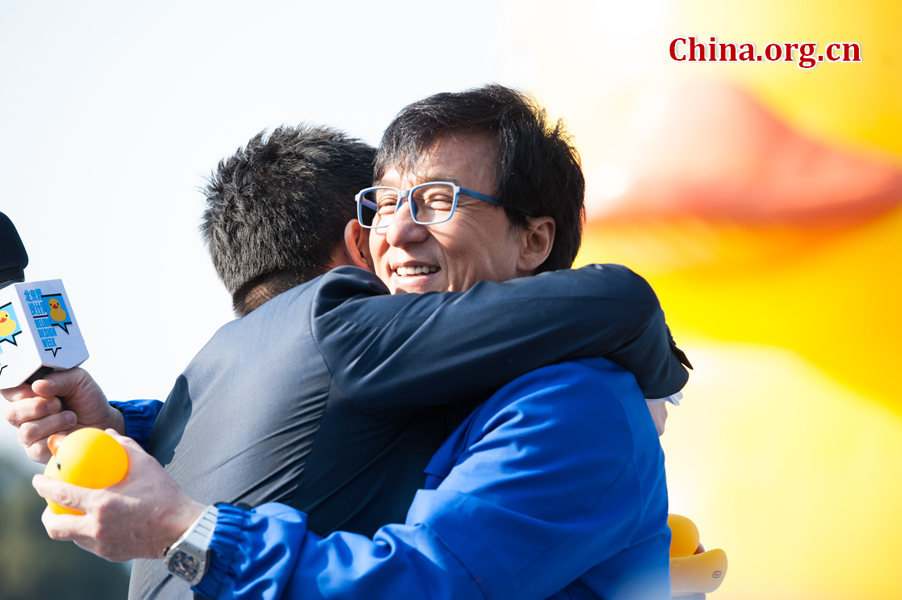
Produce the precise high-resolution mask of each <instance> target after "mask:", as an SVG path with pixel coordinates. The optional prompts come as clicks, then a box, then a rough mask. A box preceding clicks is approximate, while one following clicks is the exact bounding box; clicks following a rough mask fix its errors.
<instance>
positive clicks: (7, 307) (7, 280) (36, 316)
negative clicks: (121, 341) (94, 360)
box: [0, 213, 88, 389]
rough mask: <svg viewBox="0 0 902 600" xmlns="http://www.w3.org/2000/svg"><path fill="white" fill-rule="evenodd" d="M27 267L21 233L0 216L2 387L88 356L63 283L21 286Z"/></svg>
mask: <svg viewBox="0 0 902 600" xmlns="http://www.w3.org/2000/svg"><path fill="white" fill-rule="evenodd" d="M27 265H28V254H27V253H26V252H25V246H24V245H23V244H22V239H21V238H20V237H19V232H17V231H16V227H15V225H13V223H12V221H10V220H9V217H7V216H6V215H5V214H3V213H0V389H5V388H11V387H16V386H17V385H19V384H21V383H24V382H26V381H28V382H32V381H35V380H37V379H40V378H41V377H43V376H44V375H46V374H47V373H49V372H50V371H52V370H54V369H70V368H72V367H76V366H78V365H80V364H81V363H83V362H84V361H85V359H87V358H88V349H87V348H86V347H85V342H84V339H82V336H81V330H80V329H79V327H78V322H77V321H76V320H75V315H73V314H72V305H71V304H70V303H69V297H68V296H67V295H66V290H65V289H64V288H63V282H62V281H60V280H59V279H50V280H47V281H33V282H28V283H25V267H26V266H27Z"/></svg>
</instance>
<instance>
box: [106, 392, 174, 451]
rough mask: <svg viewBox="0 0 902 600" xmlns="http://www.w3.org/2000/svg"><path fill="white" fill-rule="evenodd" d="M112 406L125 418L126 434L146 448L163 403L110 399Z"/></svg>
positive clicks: (157, 401)
mask: <svg viewBox="0 0 902 600" xmlns="http://www.w3.org/2000/svg"><path fill="white" fill-rule="evenodd" d="M110 406H112V407H113V408H116V409H118V410H119V411H120V412H121V413H122V416H123V417H124V418H125V435H127V436H128V437H130V438H132V439H133V440H135V441H136V442H138V443H139V444H141V447H142V448H145V449H146V447H145V445H146V444H147V440H148V438H150V430H151V429H153V424H154V422H156V420H157V416H158V415H159V414H160V410H161V409H162V408H163V403H162V402H160V401H159V400H130V401H128V402H119V401H116V400H110Z"/></svg>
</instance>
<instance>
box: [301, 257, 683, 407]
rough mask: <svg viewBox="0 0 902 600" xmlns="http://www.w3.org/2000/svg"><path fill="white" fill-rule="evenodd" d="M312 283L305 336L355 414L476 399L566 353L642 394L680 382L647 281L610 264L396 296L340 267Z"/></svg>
mask: <svg viewBox="0 0 902 600" xmlns="http://www.w3.org/2000/svg"><path fill="white" fill-rule="evenodd" d="M367 277H369V279H366V278H367ZM362 281H363V282H364V285H367V286H369V288H371V289H364V287H363V285H362V284H361V282H362ZM355 285H356V286H357V288H356V289H357V296H356V297H354V289H355V288H353V286H355ZM320 286H321V287H320V289H319V290H318V296H317V300H316V302H315V303H314V308H313V315H312V320H313V332H314V337H315V339H316V340H317V344H318V345H319V348H320V351H321V352H322V355H323V357H324V358H325V360H326V362H327V364H328V365H329V368H330V370H331V372H332V374H333V376H334V378H335V381H336V383H337V384H338V385H339V386H340V387H341V388H342V390H343V391H344V394H345V395H346V396H347V397H348V398H350V399H351V400H352V401H353V402H355V403H356V405H357V406H358V407H359V408H360V410H362V411H364V412H367V411H372V412H377V411H378V412H383V413H384V412H392V411H394V412H409V411H410V410H414V409H416V408H417V407H421V406H423V405H424V404H449V403H453V402H455V401H457V400H458V399H460V398H474V397H477V398H486V397H488V396H489V395H490V394H491V393H493V392H494V391H495V390H497V389H498V388H500V387H501V386H503V385H504V384H506V383H507V382H509V381H511V380H513V379H514V378H516V377H518V376H520V375H523V374H525V373H528V372H530V371H532V370H534V369H536V368H539V367H543V366H546V365H549V364H553V363H557V362H561V361H564V360H570V359H574V358H590V357H596V356H602V357H605V358H609V359H610V360H612V361H613V362H615V363H617V364H619V365H621V366H622V367H624V368H625V369H627V370H628V371H630V372H632V373H633V374H634V376H635V377H636V380H637V381H638V383H639V387H640V388H641V389H642V392H643V393H644V395H645V396H646V397H648V398H662V397H665V396H669V395H671V394H674V393H676V392H678V391H679V390H680V389H681V388H682V387H683V386H684V385H685V383H686V380H687V379H688V377H689V375H688V372H687V371H686V368H685V367H684V366H683V365H684V364H686V365H687V366H688V361H686V360H685V355H684V354H683V353H682V351H680V350H679V348H677V347H676V344H675V343H674V342H673V338H672V337H671V335H670V331H669V329H668V328H667V324H666V322H665V319H664V312H663V311H662V309H661V306H660V304H659V303H658V299H657V296H656V295H655V293H654V291H653V290H652V288H651V286H649V285H648V283H647V282H646V281H645V280H644V279H642V278H641V277H640V276H638V275H636V274H635V273H633V272H632V271H630V270H629V269H627V268H626V267H623V266H620V265H590V266H588V267H583V268H581V269H576V270H567V271H555V272H549V273H542V274H540V275H537V276H534V277H522V278H518V279H514V280H511V281H508V282H504V283H496V282H486V281H484V282H481V283H479V284H477V285H475V286H473V288H471V289H470V290H468V291H467V292H463V293H443V294H439V293H429V294H400V295H395V296H390V295H386V294H385V289H384V286H382V284H381V283H380V282H379V281H378V279H376V278H375V276H373V275H372V274H364V273H363V272H362V271H360V270H359V269H353V268H351V267H344V268H339V269H336V270H334V271H332V272H331V273H330V274H328V275H326V276H325V277H323V278H322V279H321V280H320ZM349 296H350V297H351V300H347V299H348V297H349ZM410 365H417V368H411V367H410Z"/></svg>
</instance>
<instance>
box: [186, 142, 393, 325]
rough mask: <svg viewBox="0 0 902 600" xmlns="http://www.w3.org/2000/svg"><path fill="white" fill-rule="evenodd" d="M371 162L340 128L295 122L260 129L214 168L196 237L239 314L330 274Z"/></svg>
mask: <svg viewBox="0 0 902 600" xmlns="http://www.w3.org/2000/svg"><path fill="white" fill-rule="evenodd" d="M374 157H375V149H373V148H372V147H371V146H369V145H367V144H365V143H363V142H361V141H359V140H356V139H352V138H350V137H348V136H347V135H345V134H344V133H342V132H340V131H337V130H335V129H331V128H327V127H314V126H305V125H301V126H298V127H287V126H283V127H279V128H277V129H276V130H274V131H272V132H271V133H269V134H268V135H267V133H266V132H260V133H258V134H257V135H256V136H254V137H253V138H252V139H251V140H250V141H249V142H248V143H247V146H245V147H244V148H239V149H238V151H237V152H236V153H235V154H234V155H232V156H230V157H228V158H226V159H224V160H222V161H221V162H220V163H219V166H218V167H217V168H216V170H215V171H213V173H212V174H211V176H210V180H209V182H208V185H207V186H206V188H205V189H204V194H205V196H206V210H205V211H204V214H203V223H202V224H201V233H202V234H203V236H204V241H205V242H206V244H207V249H208V250H209V252H210V257H211V258H212V260H213V266H214V267H215V269H216V273H217V274H218V275H219V278H220V279H221V280H222V282H223V284H224V285H225V286H226V289H227V290H228V291H229V293H230V294H232V300H233V304H234V308H235V311H236V312H237V313H238V314H246V313H247V312H249V311H250V310H252V309H253V308H255V307H256V306H257V305H259V304H261V303H262V301H265V300H267V299H268V298H270V297H272V296H275V295H276V294H279V293H281V292H283V291H285V290H287V289H290V288H292V287H294V286H296V285H298V284H300V283H303V282H305V281H307V280H309V279H312V278H313V277H316V276H317V275H321V274H322V273H324V272H325V271H326V270H328V268H329V266H330V263H331V260H332V257H333V255H334V252H335V250H336V248H337V247H339V245H340V244H341V243H343V234H344V228H345V225H346V224H347V222H348V221H349V220H352V219H354V218H355V215H356V213H355V210H356V209H355V205H354V194H356V193H357V192H358V191H359V190H360V189H361V188H364V187H367V186H369V185H371V182H372V179H373V160H374ZM261 289H264V290H265V293H264V294H263V297H262V298H255V297H254V295H256V294H258V292H259V290H261Z"/></svg>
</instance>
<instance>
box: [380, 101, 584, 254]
mask: <svg viewBox="0 0 902 600" xmlns="http://www.w3.org/2000/svg"><path fill="white" fill-rule="evenodd" d="M477 133H488V134H490V135H492V136H493V137H494V138H495V140H496V142H497V144H498V153H499V164H498V167H497V169H496V173H495V181H496V184H497V189H496V190H495V194H494V195H495V196H496V197H497V198H498V199H499V200H501V202H503V203H504V204H505V205H509V206H516V207H518V208H520V209H523V210H525V211H527V212H528V213H529V214H531V215H533V216H537V217H538V216H550V217H552V218H553V219H554V221H555V226H556V228H555V237H554V246H553V247H552V250H551V253H550V254H549V256H548V258H547V259H546V260H545V262H544V263H543V264H542V265H541V266H540V267H539V268H538V269H537V271H538V272H541V271H551V270H555V269H566V268H569V267H570V266H571V265H572V264H573V260H574V259H575V258H576V253H577V251H578V250H579V246H580V242H581V239H582V226H583V221H584V220H585V207H584V197H585V179H584V178H583V173H582V167H581V166H580V161H579V155H578V153H577V152H576V149H575V148H574V147H573V146H572V144H571V143H570V138H569V135H568V134H567V132H566V131H565V129H564V126H563V123H562V122H560V121H558V122H557V123H555V124H553V125H552V124H550V123H549V122H548V121H547V118H546V115H545V111H544V109H542V108H541V107H540V106H538V105H537V104H536V102H535V101H534V100H533V99H532V98H530V97H529V96H527V95H525V94H522V93H520V92H517V91H516V90H512V89H510V88H507V87H504V86H502V85H498V84H491V85H486V86H483V87H480V88H476V89H472V90H467V91H464V92H456V93H440V94H435V95H433V96H430V97H428V98H425V99H424V100H420V101H418V102H414V103H413V104H410V105H408V106H407V107H405V108H404V109H403V110H402V111H401V112H400V113H398V116H397V117H395V119H394V121H392V123H391V124H390V125H389V126H388V129H386V130H385V133H384V134H383V137H382V143H381V145H380V148H379V153H378V155H377V157H376V169H375V179H376V180H377V181H378V180H379V179H380V178H381V177H382V175H383V174H384V173H385V172H386V171H387V170H388V169H389V168H390V167H395V168H398V169H399V170H401V171H412V170H414V169H415V167H416V164H417V161H418V158H419V157H420V156H421V155H422V154H423V153H424V152H426V151H428V150H429V149H430V148H431V147H432V145H433V144H434V143H435V142H436V140H437V139H438V138H439V137H440V136H443V135H446V134H477ZM506 213H507V217H508V219H509V220H510V221H511V223H513V224H514V225H524V224H525V223H526V218H527V217H526V216H525V215H524V214H523V212H521V211H519V210H515V209H510V208H508V209H506Z"/></svg>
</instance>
